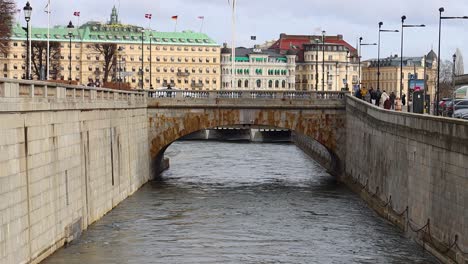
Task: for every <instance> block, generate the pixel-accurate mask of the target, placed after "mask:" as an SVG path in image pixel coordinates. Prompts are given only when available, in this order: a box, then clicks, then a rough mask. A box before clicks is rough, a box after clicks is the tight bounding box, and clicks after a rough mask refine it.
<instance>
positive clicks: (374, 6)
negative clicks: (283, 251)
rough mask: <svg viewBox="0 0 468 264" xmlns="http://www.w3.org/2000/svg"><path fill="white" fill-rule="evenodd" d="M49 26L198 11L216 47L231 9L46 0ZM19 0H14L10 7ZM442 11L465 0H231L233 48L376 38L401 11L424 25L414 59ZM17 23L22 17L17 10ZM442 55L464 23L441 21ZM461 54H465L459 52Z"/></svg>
mask: <svg viewBox="0 0 468 264" xmlns="http://www.w3.org/2000/svg"><path fill="white" fill-rule="evenodd" d="M50 1H51V2H52V3H51V6H52V12H53V13H52V17H51V24H52V25H55V24H61V25H66V24H67V23H68V21H69V20H70V19H72V20H73V23H74V24H76V23H77V19H76V17H73V12H74V11H80V12H81V17H80V23H83V22H86V21H89V20H95V21H102V22H105V21H107V20H108V19H109V15H110V12H111V8H112V6H113V5H115V6H116V7H117V8H119V10H120V12H119V15H120V20H121V22H122V23H126V24H135V25H140V26H145V27H147V26H148V20H146V19H145V18H144V14H145V13H151V14H152V15H153V19H152V21H151V27H152V28H153V29H155V30H158V31H173V30H174V21H173V20H171V16H173V15H178V16H179V20H178V27H177V28H178V31H180V30H184V29H191V30H194V31H199V30H200V22H201V21H200V20H199V19H197V17H198V16H204V17H205V22H204V28H203V31H204V32H205V33H207V34H208V35H209V36H210V37H211V38H213V39H214V40H215V41H217V42H218V43H219V44H222V43H223V42H230V41H231V11H230V7H229V5H228V3H227V2H228V0H120V1H119V0H50ZM25 3H26V1H25V0H21V1H17V5H18V8H21V9H22V7H23V6H24V5H25ZM30 3H31V5H32V7H33V17H32V19H31V21H32V23H33V26H43V27H45V26H46V25H47V17H46V13H44V11H43V10H44V7H45V5H46V4H47V0H30ZM442 6H443V7H444V8H445V10H446V11H445V13H444V15H446V16H464V15H467V16H468V1H467V0H391V1H388V0H354V1H350V0H326V1H324V0H295V1H287V0H237V8H238V13H237V39H238V42H237V43H238V46H241V45H242V46H251V45H252V44H254V43H253V42H251V41H250V36H251V35H255V36H257V43H263V42H264V41H266V40H272V39H277V38H278V37H279V34H280V33H288V34H318V33H320V32H321V30H326V31H327V34H330V35H336V34H343V36H344V39H345V40H347V41H348V42H349V43H350V44H352V45H353V46H356V41H357V38H358V37H360V36H362V37H363V38H364V42H377V37H378V22H379V21H382V22H384V26H383V28H384V29H400V28H401V20H400V17H401V16H402V15H406V16H407V20H406V23H407V24H426V25H427V27H426V28H407V29H405V56H421V55H423V53H427V52H428V51H429V50H430V49H431V47H433V49H434V51H435V52H436V53H437V44H438V16H439V15H438V9H439V7H442ZM18 17H19V19H20V22H21V23H24V18H23V17H22V14H18ZM441 48H442V50H441V53H442V58H443V59H450V60H451V58H452V54H453V53H454V52H455V49H456V48H460V49H461V51H462V53H463V54H468V20H444V21H442V45H441ZM399 53H400V33H382V42H381V54H382V55H381V56H382V57H386V56H389V55H391V54H399ZM362 54H363V57H364V58H373V57H377V48H376V47H372V46H369V47H363V52H362ZM466 56H468V55H466Z"/></svg>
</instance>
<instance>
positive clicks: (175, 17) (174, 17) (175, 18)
mask: <svg viewBox="0 0 468 264" xmlns="http://www.w3.org/2000/svg"><path fill="white" fill-rule="evenodd" d="M171 18H172V19H174V20H177V18H179V16H172V17H171Z"/></svg>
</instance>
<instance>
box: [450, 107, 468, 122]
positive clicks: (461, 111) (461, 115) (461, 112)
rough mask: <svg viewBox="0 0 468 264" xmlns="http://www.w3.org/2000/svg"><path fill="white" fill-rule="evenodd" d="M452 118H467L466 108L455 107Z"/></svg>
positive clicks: (467, 109)
mask: <svg viewBox="0 0 468 264" xmlns="http://www.w3.org/2000/svg"><path fill="white" fill-rule="evenodd" d="M453 117H454V118H461V119H467V120H468V108H461V109H457V110H455V111H454V112H453Z"/></svg>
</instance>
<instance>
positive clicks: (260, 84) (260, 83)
mask: <svg viewBox="0 0 468 264" xmlns="http://www.w3.org/2000/svg"><path fill="white" fill-rule="evenodd" d="M260 87H262V81H260V80H257V88H260Z"/></svg>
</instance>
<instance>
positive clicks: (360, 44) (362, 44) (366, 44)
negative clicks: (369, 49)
mask: <svg viewBox="0 0 468 264" xmlns="http://www.w3.org/2000/svg"><path fill="white" fill-rule="evenodd" d="M362 40H363V38H362V37H360V38H359V51H358V52H359V54H358V63H359V69H358V70H359V81H358V84H359V88H361V47H362V46H377V43H362Z"/></svg>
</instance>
